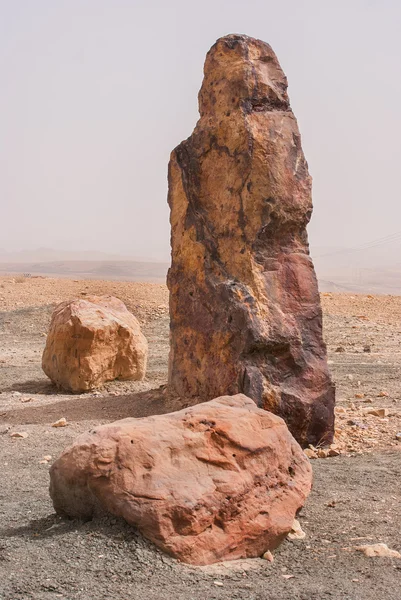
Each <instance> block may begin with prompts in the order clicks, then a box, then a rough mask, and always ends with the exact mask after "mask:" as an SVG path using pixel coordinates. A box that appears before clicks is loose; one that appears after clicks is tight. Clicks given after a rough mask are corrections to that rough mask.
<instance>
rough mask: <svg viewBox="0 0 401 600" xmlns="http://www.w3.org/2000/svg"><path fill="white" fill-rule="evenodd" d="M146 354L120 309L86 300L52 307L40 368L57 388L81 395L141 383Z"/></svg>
mask: <svg viewBox="0 0 401 600" xmlns="http://www.w3.org/2000/svg"><path fill="white" fill-rule="evenodd" d="M147 355H148V343H147V340H146V338H145V336H144V335H143V334H142V332H141V329H140V326H139V322H138V321H137V319H136V318H135V317H134V315H132V314H131V313H130V312H129V311H128V310H127V308H126V306H125V304H124V303H123V302H121V300H118V299H117V298H114V297H113V296H88V297H87V298H85V299H78V300H72V301H69V302H62V303H61V304H59V305H58V306H57V307H56V309H55V311H54V313H53V316H52V320H51V323H50V330H49V334H48V336H47V341H46V347H45V350H44V352H43V358H42V368H43V370H44V372H45V373H46V375H47V376H48V377H49V378H50V379H51V380H52V381H53V382H54V383H55V384H56V385H57V386H58V387H60V388H62V389H65V390H69V391H72V392H85V391H87V390H92V389H94V388H97V387H99V386H100V385H102V384H103V383H104V382H106V381H111V380H113V379H143V378H144V377H145V372H146V362H147Z"/></svg>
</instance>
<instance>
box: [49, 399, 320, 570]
mask: <svg viewBox="0 0 401 600" xmlns="http://www.w3.org/2000/svg"><path fill="white" fill-rule="evenodd" d="M50 478H51V484H50V494H51V497H52V499H53V504H54V507H55V509H56V511H57V512H58V513H61V514H66V515H69V516H71V517H84V518H90V517H91V516H92V515H93V514H94V513H95V512H96V510H97V509H98V508H99V506H100V507H101V508H102V509H106V510H108V511H110V512H111V513H113V514H115V515H119V516H122V517H124V519H125V520H126V521H128V523H130V524H132V525H136V526H137V527H138V528H139V529H140V530H141V531H142V533H143V534H144V535H145V536H146V537H148V538H149V539H150V540H152V541H153V542H154V543H155V544H156V545H157V546H159V547H160V548H161V549H163V550H164V551H166V552H167V553H169V554H172V555H173V556H175V557H177V558H179V559H180V560H182V561H184V562H188V563H192V564H198V565H204V564H209V563H213V562H215V561H219V560H231V559H236V558H242V557H256V556H261V555H262V554H263V553H264V552H265V551H267V550H269V549H273V548H275V547H277V546H278V544H279V543H280V542H281V541H282V539H283V538H284V537H285V536H286V535H287V533H288V532H289V531H290V529H291V526H292V523H293V520H294V516H295V514H296V512H297V511H298V510H299V509H300V508H301V506H302V505H303V504H304V501H305V499H306V497H307V495H308V494H309V491H310V489H311V482H312V473H311V467H310V464H309V461H308V459H307V458H306V456H305V454H304V453H303V451H302V450H301V448H300V447H299V445H298V444H297V443H296V441H295V440H294V438H293V437H292V436H291V434H290V433H289V431H288V428H287V426H286V425H285V423H284V421H283V420H282V419H280V418H279V417H277V416H275V415H273V414H271V413H269V412H267V411H264V410H261V409H259V408H257V406H256V405H255V403H254V402H253V401H252V400H250V399H249V398H247V397H246V396H244V395H242V394H239V395H237V396H231V397H229V396H226V397H222V398H217V399H215V400H212V401H210V402H207V403H204V404H198V405H196V406H194V407H192V408H188V409H184V410H181V411H179V412H176V413H170V414H166V415H158V416H153V417H147V418H143V419H123V420H122V421H117V422H115V423H111V424H109V425H103V426H101V427H97V428H96V430H94V431H90V432H88V433H86V434H84V435H81V436H80V437H79V438H78V439H77V440H76V442H75V443H74V444H73V445H72V446H71V447H70V448H68V449H67V450H66V451H65V452H64V453H63V454H62V455H61V457H60V458H59V459H58V460H57V461H56V462H55V463H54V464H53V465H52V467H51V469H50Z"/></svg>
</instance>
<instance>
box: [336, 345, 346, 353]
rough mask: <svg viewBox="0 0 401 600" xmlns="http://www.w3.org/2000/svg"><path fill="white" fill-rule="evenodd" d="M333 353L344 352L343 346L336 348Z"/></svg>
mask: <svg viewBox="0 0 401 600" xmlns="http://www.w3.org/2000/svg"><path fill="white" fill-rule="evenodd" d="M335 352H345V348H344V346H338V347H337V348H336V349H335Z"/></svg>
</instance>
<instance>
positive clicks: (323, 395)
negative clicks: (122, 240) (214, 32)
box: [168, 35, 334, 446]
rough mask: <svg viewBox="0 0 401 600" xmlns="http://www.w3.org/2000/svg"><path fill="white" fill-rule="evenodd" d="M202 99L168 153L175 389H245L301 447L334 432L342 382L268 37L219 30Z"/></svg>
mask: <svg viewBox="0 0 401 600" xmlns="http://www.w3.org/2000/svg"><path fill="white" fill-rule="evenodd" d="M199 112H200V119H199V121H198V123H197V125H196V127H195V130H194V132H193V133H192V135H191V136H190V137H189V138H188V139H187V140H185V141H184V142H182V143H181V144H180V145H179V146H178V147H177V148H176V149H175V150H174V151H173V152H172V154H171V160H170V165H169V198H168V199H169V205H170V208H171V247H172V251H171V258H172V264H171V269H170V271H169V275H168V287H169V290H170V317H171V351H170V368H169V384H170V389H171V390H172V391H173V392H175V393H176V394H177V395H178V396H179V397H182V398H188V397H190V396H191V397H197V398H199V399H200V400H209V399H211V398H215V397H216V396H221V395H223V394H236V393H238V392H243V393H245V394H246V395H247V396H250V397H251V398H253V399H254V400H255V401H256V402H257V404H258V405H259V406H260V407H263V408H266V410H270V411H272V412H274V413H276V414H278V415H280V416H282V417H283V418H284V420H285V421H286V423H287V425H288V427H289V429H290V431H291V433H292V434H293V435H294V437H295V438H296V439H297V441H298V442H299V443H300V444H302V445H303V446H307V445H308V444H314V445H317V444H318V443H330V442H331V441H332V439H333V432H334V386H333V383H332V381H331V378H330V374H329V371H328V367H327V359H326V347H325V344H324V342H323V338H322V311H321V307H320V298H319V293H318V287H317V281H316V276H315V271H314V268H313V264H312V260H311V257H310V255H309V247H308V238H307V232H306V226H307V223H308V221H309V219H310V217H311V214H312V199H311V177H310V175H309V173H308V165H307V162H306V160H305V156H304V153H303V151H302V145H301V136H300V133H299V129H298V125H297V121H296V118H295V116H294V113H293V112H292V110H291V106H290V101H289V98H288V95H287V79H286V77H285V75H284V73H283V71H282V69H281V67H280V64H279V62H278V60H277V57H276V55H275V54H274V52H273V50H272V49H271V47H270V46H269V45H268V44H266V43H264V42H262V41H260V40H256V39H252V38H249V37H247V36H244V35H228V36H226V37H223V38H221V39H219V40H218V41H217V42H216V44H215V45H214V46H213V47H212V48H211V50H210V51H209V53H208V55H207V58H206V62H205V68H204V80H203V84H202V88H201V90H200V93H199Z"/></svg>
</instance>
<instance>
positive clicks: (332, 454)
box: [328, 448, 341, 456]
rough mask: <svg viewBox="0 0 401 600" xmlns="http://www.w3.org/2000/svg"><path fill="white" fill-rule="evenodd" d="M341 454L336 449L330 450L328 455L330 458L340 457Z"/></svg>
mask: <svg viewBox="0 0 401 600" xmlns="http://www.w3.org/2000/svg"><path fill="white" fill-rule="evenodd" d="M340 454H341V452H340V451H339V450H337V449H336V448H330V449H329V452H328V455H329V456H340Z"/></svg>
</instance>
